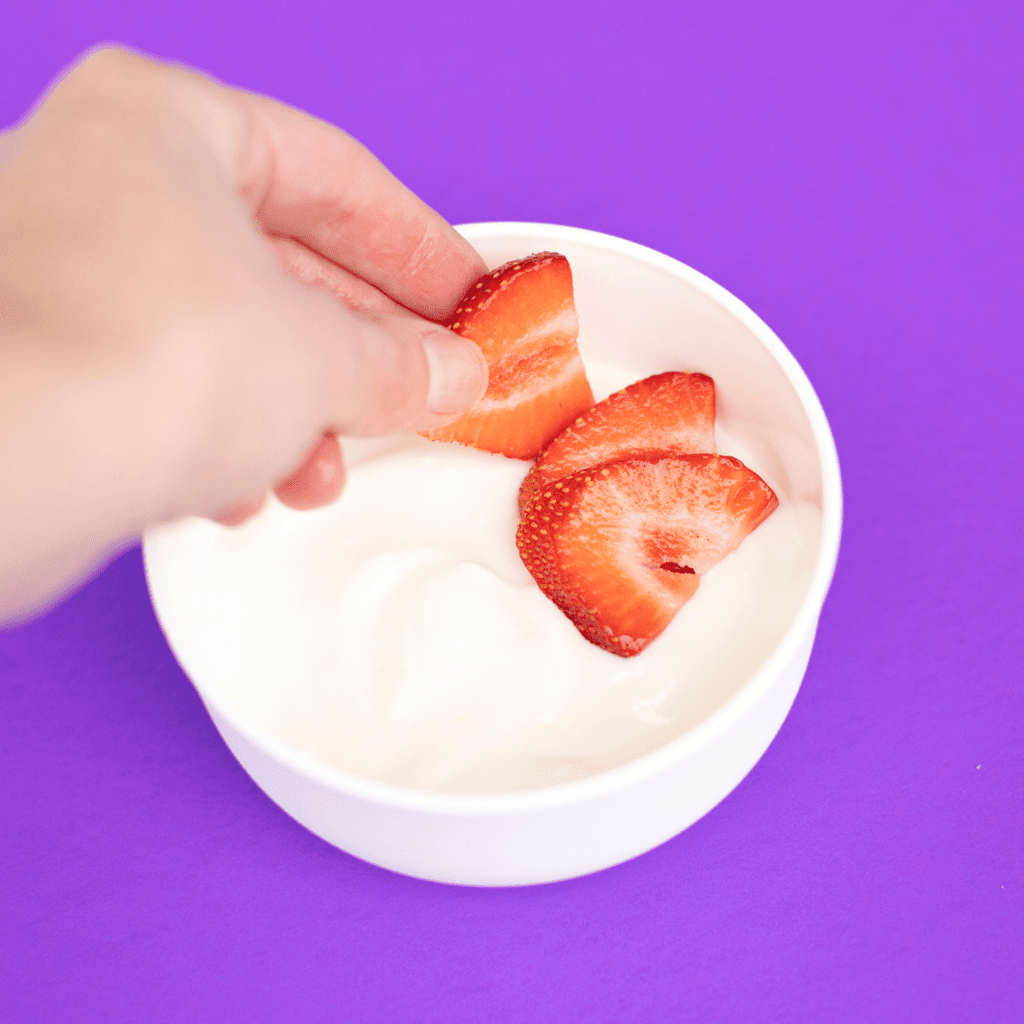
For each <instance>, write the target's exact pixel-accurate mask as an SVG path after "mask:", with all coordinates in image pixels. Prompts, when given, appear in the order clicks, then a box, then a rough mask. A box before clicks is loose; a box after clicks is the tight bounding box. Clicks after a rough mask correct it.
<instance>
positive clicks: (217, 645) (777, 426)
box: [145, 224, 840, 793]
mask: <svg viewBox="0 0 1024 1024" xmlns="http://www.w3.org/2000/svg"><path fill="white" fill-rule="evenodd" d="M460 230H462V232H463V233H464V234H465V236H466V237H467V238H468V239H469V240H470V241H471V242H472V243H473V244H474V246H475V247H476V248H477V249H478V251H479V252H480V253H481V255H482V256H483V258H484V260H485V261H486V262H487V264H488V265H489V266H491V267H494V266H497V265H500V264H501V263H503V262H505V261H507V260H510V259H515V258H519V257H521V256H523V255H524V254H526V253H528V252H535V251H539V250H543V249H555V250H557V251H559V252H562V253H564V254H565V255H566V256H567V257H568V259H569V261H570V264H571V266H572V268H573V278H574V286H575V293H576V305H577V309H578V311H579V315H580V324H581V328H580V339H579V343H580V350H581V353H582V355H583V358H584V361H585V362H586V363H587V364H588V367H589V365H590V364H591V363H593V364H604V365H607V366H611V367H617V368H619V372H621V373H623V374H624V375H625V376H624V377H622V378H621V379H617V380H612V382H611V384H610V385H609V388H607V389H605V390H608V389H611V388H614V387H619V386H622V385H624V384H625V383H628V382H629V381H631V380H635V379H639V378H641V377H644V376H648V375H650V374H654V373H660V372H663V371H665V370H670V369H679V370H689V371H701V372H704V373H707V374H709V375H710V376H711V377H713V378H714V380H715V383H716V393H717V401H718V412H717V425H718V427H719V429H720V433H721V435H722V436H724V437H725V438H727V439H728V440H727V443H725V444H722V443H721V441H720V443H719V451H721V452H723V453H724V454H737V455H740V457H741V458H743V459H744V461H745V462H747V464H748V465H750V466H751V468H753V469H755V470H756V471H757V472H758V473H760V474H761V475H762V476H763V477H764V478H765V479H766V480H768V482H769V483H770V484H771V486H772V487H773V488H774V489H775V490H776V493H778V494H779V497H780V500H781V501H782V502H783V503H784V504H785V505H786V506H787V507H788V508H789V509H790V510H792V511H793V512H794V515H795V517H796V518H795V520H794V521H795V523H796V527H795V528H796V529H797V531H798V533H799V539H798V544H799V547H800V550H799V551H798V552H796V555H795V556H794V559H793V560H792V561H791V564H792V566H794V568H793V569H792V572H793V573H794V574H795V575H797V576H798V577H799V580H798V585H797V586H795V589H794V591H793V593H792V594H791V595H790V599H789V604H788V605H785V607H784V608H783V609H782V611H781V612H780V611H778V610H776V612H775V614H776V618H775V619H773V620H772V621H771V622H769V623H767V624H764V623H762V624H761V625H759V626H758V627H757V628H758V629H760V630H761V633H763V636H761V637H760V643H761V648H759V649H757V651H755V652H754V653H752V654H750V655H749V658H748V662H747V663H745V667H742V668H741V669H740V670H737V671H733V672H732V674H731V675H728V674H727V675H726V676H723V677H720V678H718V677H715V676H714V673H712V674H711V677H710V678H709V679H707V680H705V681H704V682H702V683H701V685H699V686H697V685H694V686H690V687H689V689H687V688H686V686H683V687H681V688H680V692H679V693H677V694H676V695H675V696H674V697H673V698H672V699H673V700H674V701H675V704H674V706H673V707H672V709H671V710H672V713H671V715H670V716H669V717H666V718H664V720H661V719H659V718H658V716H657V715H654V714H653V713H652V716H651V719H650V721H651V725H650V728H646V727H645V728H643V729H641V730H640V733H638V734H637V735H638V737H639V738H634V739H633V740H632V741H631V744H632V745H630V743H625V744H624V743H622V742H620V740H618V739H615V738H614V737H611V734H609V737H610V738H609V739H608V744H607V745H608V748H609V750H611V751H612V753H611V754H610V755H609V757H608V758H607V759H605V760H601V759H600V758H598V759H593V758H591V759H590V761H587V759H586V758H580V757H579V756H577V757H575V759H574V758H572V757H570V758H569V759H568V760H567V761H566V764H567V765H569V767H568V768H566V769H565V770H564V771H563V769H559V771H563V774H561V775H559V774H557V773H556V774H548V775H545V776H537V782H536V784H537V785H541V786H550V785H553V784H557V783H568V784H570V785H571V784H572V783H573V781H574V780H576V779H581V778H585V777H590V776H593V775H595V774H598V773H600V772H602V771H605V770H607V769H610V768H615V767H616V766H617V765H622V764H626V763H629V762H636V761H637V759H638V758H642V757H643V755H645V754H647V753H650V752H651V751H654V750H657V749H659V748H664V747H665V746H666V745H669V744H671V743H672V742H673V741H676V740H678V739H679V738H680V737H682V736H684V735H686V734H687V733H691V732H692V730H694V729H695V728H696V727H697V726H699V725H702V724H705V723H707V722H708V721H709V720H710V719H711V718H712V717H713V716H715V715H716V714H717V713H719V712H720V711H721V710H722V709H723V708H724V707H725V706H726V705H727V704H728V703H729V702H730V700H732V699H733V698H734V697H736V695H737V694H738V693H739V692H740V691H741V690H742V689H743V687H744V686H745V685H746V684H747V683H748V682H749V681H750V680H751V679H752V678H754V676H755V675H757V674H758V671H759V670H763V669H764V666H765V665H766V664H767V663H768V662H769V661H770V659H771V654H772V651H773V650H774V649H775V648H777V647H778V646H779V645H780V644H781V642H782V640H783V639H784V637H785V635H786V633H787V630H789V631H792V629H793V626H794V624H795V623H796V620H797V619H798V618H799V617H800V616H803V617H804V618H805V619H806V618H809V619H810V620H811V621H810V624H809V628H810V630H811V632H813V625H814V622H816V619H817V615H818V612H819V611H820V606H821V603H822V601H823V600H824V595H825V591H826V590H827V587H828V582H829V580H830V578H831V572H832V569H833V568H834V563H835V557H836V552H837V548H838V530H839V502H840V497H839V480H838V464H837V463H836V461H835V452H834V446H833V445H832V440H831V435H830V433H829V431H828V426H827V423H826V422H825V418H824V414H823V413H822V412H821V408H820V405H819V404H818V402H817V398H816V397H815V396H814V393H813V390H812V389H811V387H810V384H809V383H808V382H807V380H806V377H805V376H804V375H803V373H802V371H801V370H800V369H799V367H798V366H797V364H796V362H795V361H794V360H793V358H792V356H791V355H790V354H789V353H788V352H787V351H786V350H785V348H784V347H783V346H782V344H781V343H780V342H779V341H778V339H776V338H775V337H774V335H773V334H772V333H771V331H770V330H769V329H768V328H767V327H766V326H765V325H764V324H763V323H761V321H760V320H759V319H758V318H757V317H756V316H754V315H753V314H752V313H751V312H750V311H749V310H748V309H747V308H746V307H745V306H743V305H742V303H740V302H738V301H737V300H736V299H735V298H734V297H732V296H731V295H729V294H728V293H727V292H725V291H724V290H723V289H721V288H720V287H718V286H717V285H715V284H714V283H713V282H711V281H709V280H708V279H706V278H704V277H702V276H701V275H700V274H698V273H696V272H694V271H692V270H690V269H689V268H686V267H683V266H682V265H680V264H678V263H676V262H675V261H673V260H670V259H668V258H667V257H664V256H660V255H659V254H657V253H654V252H652V251H650V250H646V249H642V248H641V247H639V246H635V245H632V244H630V243H627V242H622V241H620V240H617V239H613V238H609V237H608V236H602V235H597V234H595V233H592V232H585V231H579V230H576V229H571V228H558V227H551V226H545V225H523V224H511V225H508V224H494V225H488V224H484V225H469V226H466V227H464V228H461V229H460ZM595 392H596V393H597V397H598V398H600V397H604V396H603V394H602V393H600V391H599V389H598V388H595ZM404 443H405V442H402V441H401V440H399V441H396V440H395V439H385V440H382V441H370V442H358V443H353V442H345V448H346V459H347V461H348V462H350V463H351V464H353V465H358V464H360V463H367V462H370V463H373V462H375V461H377V460H379V459H381V458H382V457H384V456H387V455H389V454H390V453H393V452H394V451H395V450H396V447H398V448H400V447H401V446H402V444H404ZM423 443H424V444H427V442H423ZM355 493H356V492H355V488H353V495H354V494H355ZM339 504H341V503H339ZM337 514H338V513H337V510H335V511H331V510H326V511H325V512H322V513H320V512H318V513H312V514H309V513H303V514H297V513H290V512H288V511H287V510H283V509H280V508H273V509H271V510H270V513H269V515H268V516H264V517H261V519H263V523H262V524H257V525H256V526H255V527H253V532H252V533H251V534H249V533H246V532H245V531H248V530H250V527H246V528H244V530H243V531H240V532H236V533H233V534H229V533H228V532H227V531H224V530H223V529H222V528H220V527H217V526H214V525H213V524H210V523H207V522H205V521H197V520H190V521H188V522H185V523H180V524H175V525H173V526H171V527H167V528H163V529H161V530H158V531H153V532H152V533H151V534H150V535H149V536H148V537H147V539H146V545H145V547H146V564H147V574H148V576H149V580H150V588H151V592H152V594H153V599H154V605H155V607H156V610H157V614H158V617H159V618H160V621H161V624H162V625H163V627H164V630H165V633H166V634H167V636H168V639H169V641H170V643H171V646H172V648H173V649H174V651H175V653H176V654H177V656H178V658H179V661H180V662H181V664H182V665H183V667H184V668H185V670H186V672H187V673H188V674H189V675H190V677H191V678H192V680H193V682H194V683H195V685H196V687H197V689H198V690H199V691H200V693H201V694H202V696H203V698H204V700H206V701H207V703H209V704H211V705H212V706H214V707H216V710H217V711H218V712H219V714H221V715H222V716H224V717H225V718H226V719H227V720H229V721H230V722H231V723H232V725H233V726H234V727H235V728H236V729H238V730H239V731H240V732H242V733H243V734H245V735H247V736H249V737H250V738H252V739H253V741H254V742H255V743H257V745H259V746H260V747H261V749H264V750H265V751H267V752H268V753H270V755H271V756H274V757H278V758H279V759H285V760H287V761H288V762H289V764H291V765H292V766H299V767H300V769H301V770H304V771H305V770H306V768H307V767H308V773H309V774H311V775H315V776H316V777H317V778H320V779H323V778H325V777H327V778H330V779H331V783H332V785H335V786H336V787H338V788H340V789H346V788H349V789H352V787H355V788H357V789H358V788H359V787H360V785H361V783H362V781H363V780H362V779H361V778H360V777H359V773H358V772H355V773H353V772H352V770H351V769H349V768H347V767H346V765H345V764H344V763H342V764H340V765H339V764H336V763H335V764H333V767H332V763H331V762H330V760H329V759H325V758H324V757H323V756H318V755H317V754H316V752H315V750H312V749H311V750H310V752H308V756H307V754H304V753H303V751H302V746H303V744H302V743H292V744H291V745H290V747H289V743H288V742H287V740H286V741H285V742H284V743H283V744H282V742H281V739H282V737H281V733H280V731H275V728H274V716H276V717H277V719H281V718H282V717H287V714H288V709H287V704H288V701H289V699H292V698H291V697H290V696H289V694H290V693H293V692H294V693H297V692H298V689H299V688H295V690H294V691H291V690H289V689H288V687H285V688H284V689H280V688H279V690H280V692H279V694H278V696H277V697H275V699H276V700H278V704H277V706H276V710H274V711H273V714H271V715H270V716H269V717H268V716H266V715H265V716H264V717H263V718H262V719H261V718H260V716H258V715H254V714H253V713H252V709H251V708H248V707H246V696H245V692H246V690H245V686H244V685H243V686H238V685H232V684H229V683H228V682H227V681H226V679H227V673H226V671H225V666H226V665H230V664H231V662H232V660H234V661H235V662H237V661H238V659H239V658H242V657H245V653H244V651H242V648H243V647H244V646H245V644H243V643H241V642H239V637H241V636H245V635H246V634H247V632H253V630H252V629H251V628H250V627H249V626H248V625H247V624H246V622H245V620H244V619H240V618H238V617H237V616H236V617H231V616H230V615H228V616H227V617H225V618H222V619H218V615H219V610H221V606H222V604H223V602H222V601H220V598H218V599H217V600H213V599H212V598H211V596H210V590H211V586H210V581H211V578H212V577H211V566H212V565H215V564H216V563H217V562H218V560H220V561H223V555H224V549H225V548H226V547H227V548H230V547H234V548H235V549H236V554H237V555H238V558H237V560H236V562H235V563H234V564H235V566H236V568H235V569H233V570H232V572H233V573H234V577H233V582H232V585H233V586H235V587H236V588H237V589H246V588H248V589H249V590H252V589H254V588H255V589H258V588H260V586H261V581H260V579H259V577H258V576H251V575H250V576H248V577H246V572H247V571H248V570H247V568H246V563H245V556H246V545H248V544H251V543H265V542H266V540H267V537H270V542H272V543H274V544H280V543H282V540H281V539H282V538H288V537H295V536H297V535H299V534H302V535H304V536H305V537H306V539H307V540H310V539H312V540H311V542H312V543H313V544H314V545H315V544H316V543H317V538H318V537H327V536H329V534H330V532H331V531H332V530H337V529H338V528H339V527H338V524H337V522H336V521H335V520H334V519H332V516H336V515H337ZM769 522H771V520H769ZM260 530H262V531H263V539H262V540H261V539H260V537H261V535H260V533H259V531H260ZM513 532H514V529H513ZM787 564H789V563H787ZM520 568H521V567H520ZM218 602H220V603H218ZM707 614H708V615H711V614H712V613H711V612H708V613H707ZM778 615H782V619H781V620H779V619H778ZM805 625H806V624H805ZM675 627H676V623H673V625H672V626H671V627H670V629H674V628H675ZM226 634H230V636H228V635H226ZM573 635H574V636H575V634H573ZM680 636H681V637H682V636H683V634H680ZM666 637H668V633H667V632H666ZM256 639H257V640H259V639H260V638H256ZM280 639H281V643H283V644H285V645H287V644H289V643H292V644H295V643H301V642H303V641H302V637H301V635H300V634H298V633H296V632H295V631H294V630H291V629H290V627H289V625H288V623H287V622H286V621H282V624H281V629H280ZM245 643H248V639H246V641H245ZM581 643H583V645H584V646H585V647H586V648H588V650H585V651H581V653H580V657H581V658H583V659H591V661H588V662H587V666H588V667H587V669H586V671H590V667H591V666H593V668H594V671H595V672H597V671H603V670H604V669H603V667H602V665H603V663H600V664H599V659H600V658H601V657H606V658H609V659H613V660H614V661H616V662H619V661H621V659H615V658H614V656H612V655H605V653H604V652H599V651H596V649H589V648H590V645H588V644H586V642H585V641H581ZM755 646H756V645H755ZM268 651H269V649H268ZM595 652H596V653H595ZM268 656H269V657H273V652H270V653H269V654H268ZM593 659H598V660H593ZM762 674H763V671H762ZM235 675H236V676H238V673H235ZM683 691H685V692H683ZM639 692H640V691H637V693H639ZM313 696H314V697H315V696H316V694H313ZM308 698H309V694H308V693H307V695H306V698H303V699H308ZM616 699H619V700H621V701H623V702H624V703H623V704H622V706H623V708H625V709H626V712H627V713H628V712H629V711H630V710H632V711H636V709H637V708H638V707H640V706H641V705H643V703H644V699H647V700H648V702H649V700H650V698H649V696H648V698H643V696H642V695H641V698H640V699H636V694H634V695H633V696H632V697H629V698H628V699H626V698H624V697H622V696H621V693H620V695H619V696H618V697H616ZM295 700H299V698H298V697H296V698H295ZM630 702H632V703H630ZM664 707H668V704H665V705H664ZM664 707H663V708H662V710H664ZM309 710H310V714H312V715H314V716H315V715H316V711H317V709H316V707H315V705H312V706H311V707H310V709H309ZM588 714H589V718H588V717H587V716H586V715H584V716H582V717H581V719H580V722H581V727H582V728H591V729H593V730H594V731H595V732H597V733H600V731H601V730H602V729H607V727H608V724H607V723H608V721H614V720H615V719H616V718H617V717H619V712H618V711H616V709H615V707H614V705H613V704H609V706H608V708H605V709H604V718H601V717H600V716H599V715H597V714H596V713H595V714H590V713H589V712H588ZM641 717H642V716H641ZM666 723H667V724H666ZM325 760H326V761H327V765H326V768H325ZM541 760H543V758H541ZM549 760H550V759H549ZM307 762H308V764H307ZM304 765H305V767H303V766H304ZM339 769H340V770H339ZM371 777H373V776H372V775H371ZM427 778H428V781H427V782H425V783H412V785H416V786H419V787H420V788H424V789H430V788H431V784H430V782H429V777H427ZM476 778H477V781H478V785H477V788H476V789H475V791H476V792H484V793H488V792H492V791H493V792H499V791H501V790H506V791H507V790H509V789H512V790H516V789H523V788H530V786H531V784H532V783H531V782H530V781H529V777H528V776H525V775H524V776H522V777H521V778H520V779H519V780H518V781H515V782H514V783H513V784H512V785H510V786H505V785H503V784H501V781H500V777H499V776H498V775H495V776H494V778H491V777H489V776H488V775H487V772H486V771H479V770H478V771H477V772H476ZM524 779H525V780H526V781H525V782H524V781H523V780H524ZM400 785H401V783H400ZM439 788H442V789H443V788H444V787H439ZM461 791H462V790H460V789H457V790H456V792H461Z"/></svg>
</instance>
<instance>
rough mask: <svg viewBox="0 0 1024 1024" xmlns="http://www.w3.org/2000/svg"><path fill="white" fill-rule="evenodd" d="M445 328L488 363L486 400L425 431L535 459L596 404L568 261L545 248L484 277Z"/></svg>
mask: <svg viewBox="0 0 1024 1024" xmlns="http://www.w3.org/2000/svg"><path fill="white" fill-rule="evenodd" d="M444 326H445V327H448V328H450V329H451V330H453V331H455V333H456V334H461V335H462V336H463V337H464V338H470V339H471V340H473V341H475V342H476V343H477V344H478V345H479V346H480V349H481V351H482V352H483V354H484V358H485V359H486V360H487V367H488V370H489V379H488V384H487V392H486V393H485V394H484V397H483V398H482V399H481V400H480V401H479V402H478V403H477V404H476V405H475V406H473V408H472V409H470V410H469V411H468V412H467V413H465V414H464V415H463V416H461V417H460V418H459V419H457V420H456V421H455V422H454V423H450V424H448V425H447V426H444V427H439V428H438V429H436V430H430V431H424V433H423V436H424V437H429V438H431V439H432V440H435V441H457V442H459V443H461V444H467V445H471V446H473V447H474V448H482V449H483V450H484V451H489V452H500V453H501V454H502V455H507V456H509V457H510V458H516V459H532V458H535V457H536V456H537V454H538V453H539V452H541V451H542V450H543V449H544V448H545V447H546V446H547V444H548V442H549V441H550V440H551V439H552V438H553V437H554V436H555V435H556V434H558V433H560V432H561V431H562V430H563V428H564V427H565V426H566V425H567V424H569V423H571V422H572V421H573V420H574V419H576V418H577V417H578V416H579V415H580V413H582V412H584V411H585V410H587V409H589V408H590V407H591V406H592V405H593V404H594V396H593V393H592V391H591V390H590V384H589V383H588V382H587V375H586V371H585V370H584V368H583V361H582V360H581V359H580V354H579V349H578V348H577V344H576V338H577V335H578V333H579V320H578V317H577V315H576V307H575V304H574V302H573V290H572V271H571V270H570V269H569V261H568V260H567V259H566V258H565V257H564V256H561V255H559V254H558V253H553V252H541V253H536V254H534V255H533V256H528V257H527V258H526V259H522V260H513V261H511V262H510V263H506V264H505V265H504V266H502V267H499V268H498V269H497V270H493V271H490V272H489V273H487V274H485V275H484V276H483V277H481V278H480V280H479V281H477V282H476V283H475V284H474V285H473V286H472V287H471V288H470V289H469V291H468V292H467V293H466V295H465V297H464V298H463V299H462V301H461V302H460V303H459V305H458V307H457V308H456V310H455V312H454V313H453V314H452V315H451V317H449V319H448V320H447V321H446V322H445V324H444Z"/></svg>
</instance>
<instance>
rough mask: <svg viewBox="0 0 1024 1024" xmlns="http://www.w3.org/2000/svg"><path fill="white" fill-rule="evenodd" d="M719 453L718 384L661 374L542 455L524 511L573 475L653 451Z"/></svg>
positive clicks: (582, 420)
mask: <svg viewBox="0 0 1024 1024" xmlns="http://www.w3.org/2000/svg"><path fill="white" fill-rule="evenodd" d="M714 450H715V384H714V381H713V380H712V379H711V378H710V377H708V376H707V375H706V374H703V373H677V372H669V373H659V374H657V375H655V376H653V377H647V378H645V379H644V380H639V381H637V382H636V383H635V384H630V385H629V387H627V388H623V389H622V390H621V391H616V392H615V394H613V395H609V396H608V398H606V399H605V400H604V401H603V402H598V403H597V405H595V406H594V407H593V408H591V409H589V410H588V411H587V412H585V413H583V415H582V416H579V417H578V418H577V419H576V420H574V421H573V422H572V423H571V424H570V425H569V426H568V427H566V428H565V430H563V431H562V433H560V434H559V435H558V436H557V437H556V438H554V440H552V442H551V443H550V444H549V445H548V446H547V448H545V449H544V451H543V452H542V453H541V454H540V457H539V458H538V459H537V461H536V462H535V463H534V465H533V468H532V469H531V470H530V472H529V473H528V474H527V476H526V479H525V480H524V481H523V486H522V488H521V490H520V492H519V508H520V509H523V508H525V507H526V505H527V504H529V502H530V500H531V499H532V498H533V497H535V496H536V495H537V494H538V493H539V492H540V491H541V489H542V488H544V487H546V486H547V485H548V484H550V483H552V482H553V481H555V480H560V479H561V478H562V477H564V476H568V475H569V474H570V473H575V472H577V471H578V470H581V469H586V468H587V467H588V466H597V465H600V464H602V463H605V462H611V461H613V460H617V459H623V458H627V457H629V456H633V455H643V454H645V453H647V452H652V451H664V452H671V453H673V454H675V455H693V454H698V453H700V452H713V451H714Z"/></svg>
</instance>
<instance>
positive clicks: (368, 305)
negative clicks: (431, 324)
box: [268, 236, 413, 316]
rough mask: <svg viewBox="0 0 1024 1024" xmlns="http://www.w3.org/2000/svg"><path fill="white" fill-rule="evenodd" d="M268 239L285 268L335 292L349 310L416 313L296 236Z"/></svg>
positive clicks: (322, 287)
mask: <svg viewBox="0 0 1024 1024" xmlns="http://www.w3.org/2000/svg"><path fill="white" fill-rule="evenodd" d="M268 241H269V242H270V247H271V249H273V250H274V254H275V255H276V256H277V261H278V263H279V264H280V265H281V267H282V269H283V270H286V271H287V272H288V273H289V274H291V275H292V277H294V278H296V279H297V280H299V281H302V282H303V284H309V285H312V286H313V287H314V288H318V289H320V291H323V292H326V293H327V294H328V295H333V296H334V297H335V298H336V299H337V300H338V301H339V302H344V303H345V305H346V306H348V307H349V309H360V310H364V311H365V312H368V313H391V314H393V315H394V316H412V315H413V314H412V313H410V312H409V310H407V309H406V308H405V307H404V306H400V305H399V304H398V303H397V302H395V300H394V299H392V298H390V297H389V296H387V295H385V294H384V293H383V292H382V291H381V290H380V289H379V288H374V286H373V285H372V284H368V283H367V282H366V281H364V280H363V279H362V278H360V277H356V276H355V274H353V273H352V272H351V271H348V270H345V269H344V268H343V267H339V266H338V265H337V263H332V262H331V261H330V260H328V259H325V258H324V257H323V256H321V255H320V254H319V253H318V252H314V251H313V250H312V249H310V248H309V247H308V246H305V245H303V244H302V243H301V242H297V241H296V240H295V239H294V238H278V237H275V236H270V237H269V239H268Z"/></svg>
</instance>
